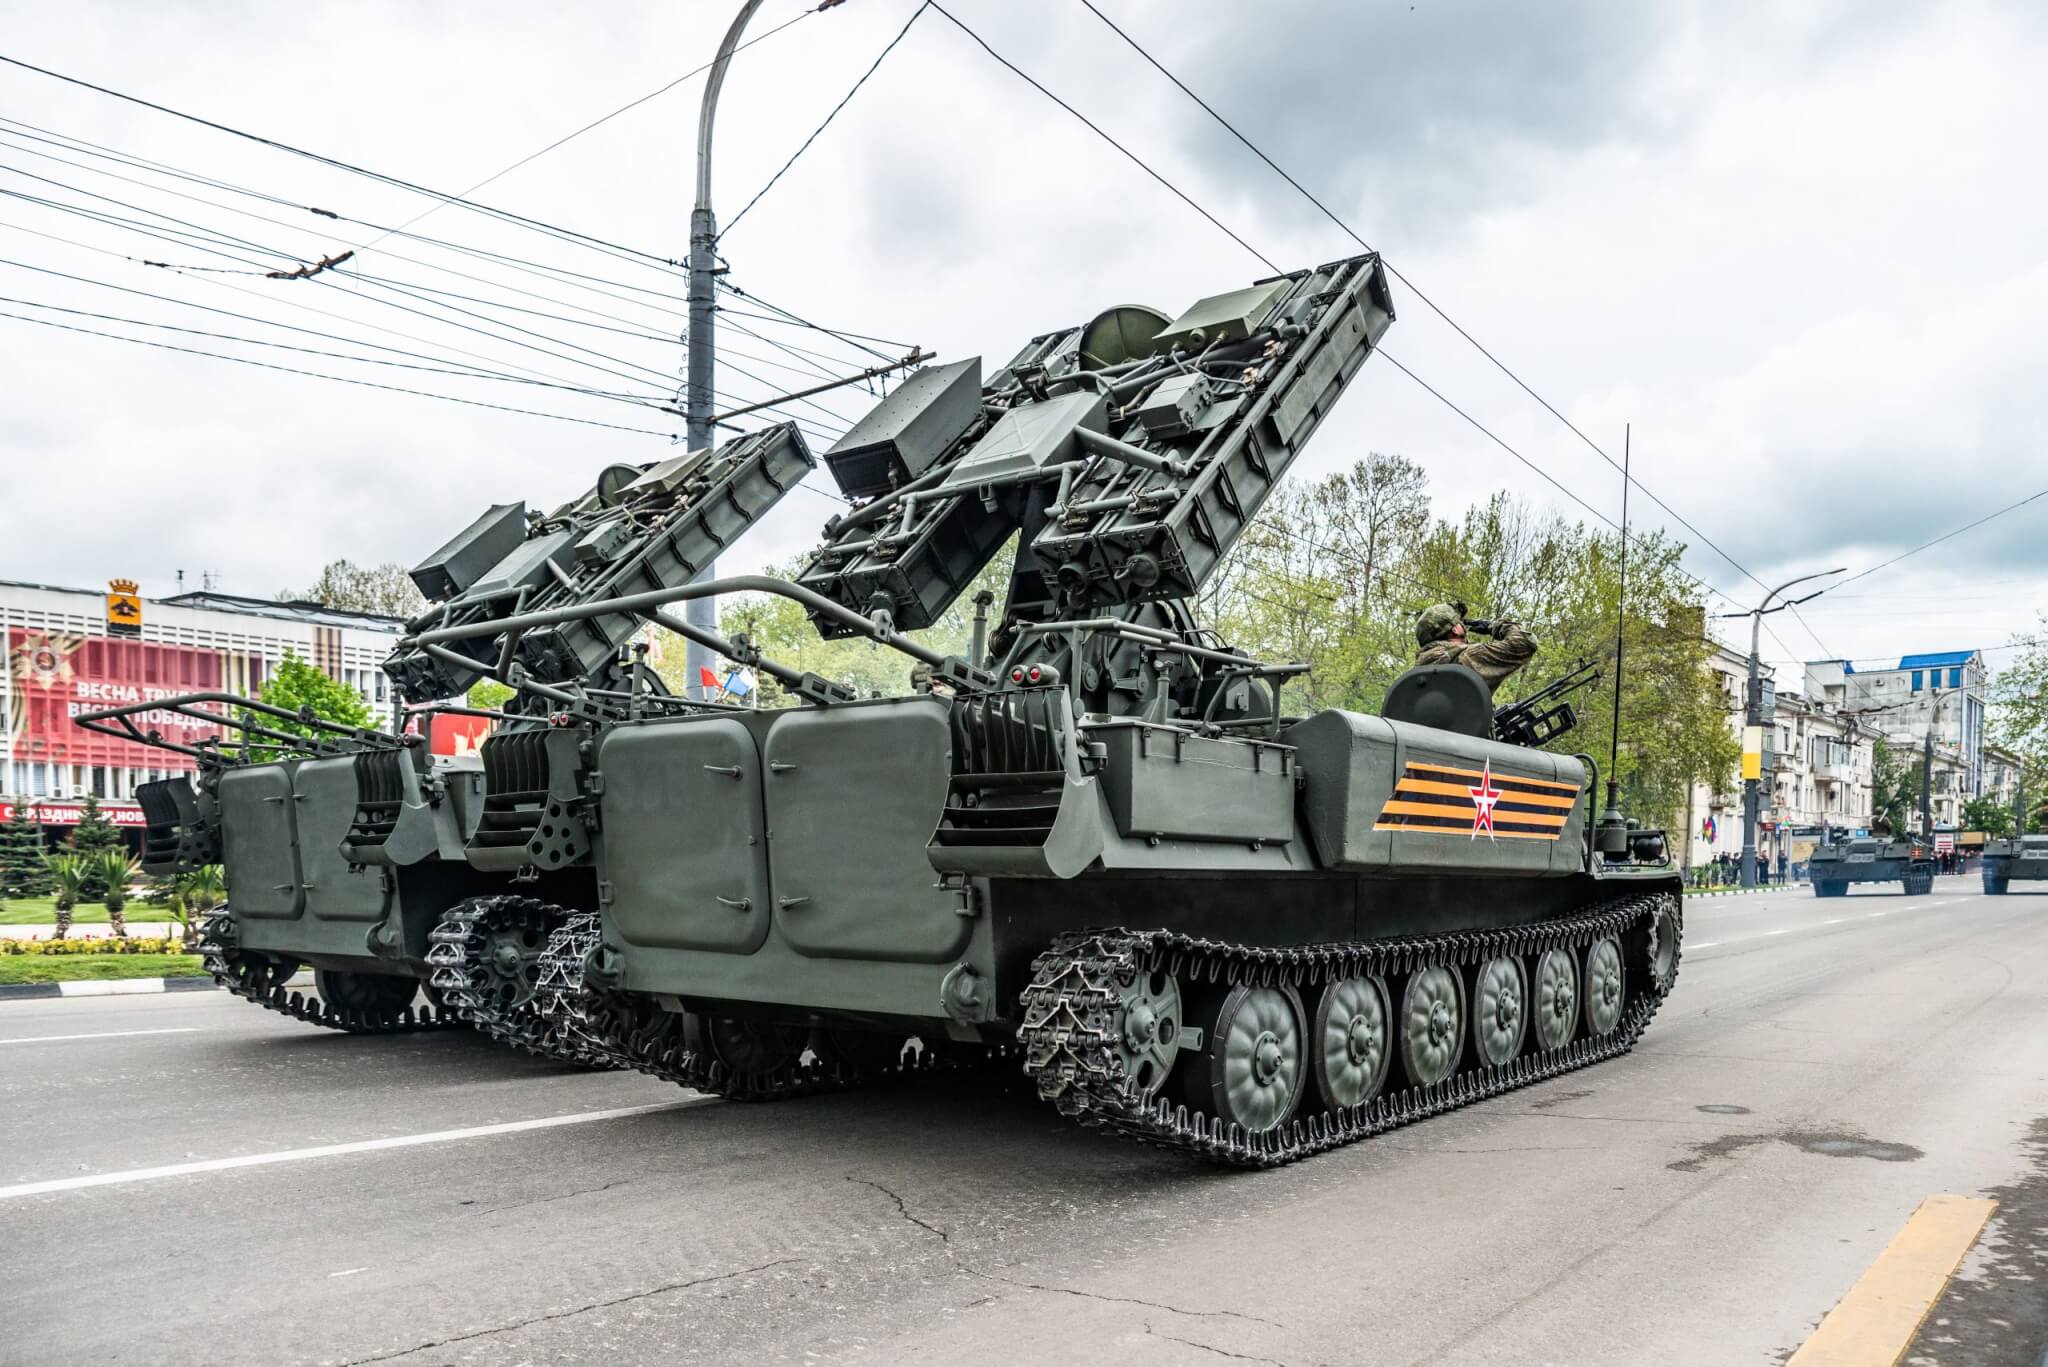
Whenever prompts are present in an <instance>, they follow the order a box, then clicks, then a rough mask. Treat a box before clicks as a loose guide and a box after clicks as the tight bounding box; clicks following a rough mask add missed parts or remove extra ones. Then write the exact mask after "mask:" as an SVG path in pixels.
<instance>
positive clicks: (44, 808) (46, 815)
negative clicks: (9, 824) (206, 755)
mask: <svg viewBox="0 0 2048 1367" xmlns="http://www.w3.org/2000/svg"><path fill="white" fill-rule="evenodd" d="M100 815H101V816H103V817H105V818H106V819H107V820H109V821H111V822H113V823H114V824H115V825H116V826H119V827H121V828H123V829H124V830H125V829H127V828H129V827H134V828H136V829H140V828H141V827H143V826H146V825H148V824H149V823H148V822H146V821H144V820H143V819H142V808H140V807H123V806H119V805H116V804H114V803H111V802H102V803H101V804H100ZM28 817H29V820H31V821H33V822H35V823H37V824H38V825H42V826H76V825H78V824H79V823H80V822H82V821H84V820H85V804H84V803H82V802H30V803H29V804H28ZM12 820H14V804H13V803H12V802H0V821H12Z"/></svg>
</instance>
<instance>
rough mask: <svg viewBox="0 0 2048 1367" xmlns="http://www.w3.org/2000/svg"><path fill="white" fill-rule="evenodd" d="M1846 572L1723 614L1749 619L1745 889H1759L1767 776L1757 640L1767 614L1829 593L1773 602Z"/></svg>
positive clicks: (1790, 582) (1744, 784)
mask: <svg viewBox="0 0 2048 1367" xmlns="http://www.w3.org/2000/svg"><path fill="white" fill-rule="evenodd" d="M1842 572H1843V569H1840V568H1838V569H1832V570H1822V571H1820V572H1819V573H1818V574H1802V575H1800V576H1799V577H1798V578H1797V579H1788V580H1786V581H1785V582H1784V583H1782V584H1780V585H1778V587H1776V588H1774V589H1772V590H1771V591H1770V592H1769V593H1767V594H1765V595H1764V601H1763V602H1761V603H1758V604H1757V605H1756V606H1755V607H1754V608H1751V609H1750V610H1749V611H1748V612H1730V613H1724V614H1722V615H1723V616H1727V617H1747V618H1749V689H1748V699H1747V708H1746V711H1745V714H1744V723H1743V725H1744V729H1743V738H1742V749H1743V753H1744V759H1743V769H1744V771H1745V772H1744V773H1743V776H1742V867H1741V869H1740V870H1738V876H1739V877H1740V879H1741V883H1742V886H1743V887H1745V888H1753V887H1755V886H1756V822H1757V808H1758V806H1759V802H1760V797H1759V789H1760V788H1761V786H1762V775H1763V724H1764V697H1763V687H1762V684H1761V682H1760V678H1759V670H1760V668H1761V665H1762V663H1763V662H1762V661H1761V660H1759V659H1758V658H1757V649H1758V643H1757V637H1758V634H1759V633H1760V632H1761V631H1762V629H1763V622H1764V616H1765V615H1766V614H1767V613H1773V612H1783V611H1784V610H1785V609H1786V608H1793V607H1798V606H1799V605H1800V604H1801V603H1804V602H1807V601H1809V600H1811V599H1814V598H1818V597H1819V596H1820V595H1821V594H1823V593H1826V592H1827V590H1826V589H1815V590H1814V591H1813V592H1812V593H1809V594H1807V595H1806V597H1804V598H1788V599H1786V600H1785V601H1784V602H1782V603H1780V604H1778V606H1776V607H1772V606H1771V600H1772V599H1774V598H1776V597H1777V596H1778V595H1779V594H1781V593H1783V592H1784V591H1785V590H1786V589H1789V588H1792V587H1794V586H1795V585H1799V584H1804V583H1806V582H1808V581H1809V580H1813V579H1825V578H1827V577H1828V576H1829V575H1831V574H1841V573H1842ZM1752 739H1754V740H1755V742H1756V745H1757V749H1756V755H1757V766H1756V767H1757V772H1756V774H1755V775H1751V774H1750V773H1748V772H1747V770H1748V768H1749V761H1748V754H1749V753H1750V750H1749V745H1750V741H1751V740H1752Z"/></svg>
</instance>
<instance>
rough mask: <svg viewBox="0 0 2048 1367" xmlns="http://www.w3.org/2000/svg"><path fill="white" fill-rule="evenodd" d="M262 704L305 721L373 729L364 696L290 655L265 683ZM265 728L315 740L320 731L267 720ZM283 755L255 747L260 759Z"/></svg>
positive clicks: (253, 753) (301, 724) (302, 724)
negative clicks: (308, 714)
mask: <svg viewBox="0 0 2048 1367" xmlns="http://www.w3.org/2000/svg"><path fill="white" fill-rule="evenodd" d="M258 701H259V702H266V703H269V704H270V705H271V706H272V707H281V708H284V709H285V710H286V711H288V712H294V713H298V714H300V716H301V717H303V716H304V715H305V714H307V713H310V714H311V715H312V716H313V717H315V718H317V719H319V720H321V721H325V722H332V723H334V724H336V725H338V726H360V727H366V728H367V727H370V726H372V725H373V718H372V716H371V713H370V705H369V704H368V703H366V702H364V701H363V695H362V694H360V693H358V692H356V691H355V690H354V689H353V688H350V687H349V686H348V685H347V684H345V683H342V682H340V681H339V680H336V679H330V678H328V677H327V675H325V674H323V673H321V672H320V671H319V670H318V669H316V668H314V667H313V666H312V665H310V664H308V663H307V662H306V661H304V660H302V659H300V658H299V657H298V656H297V655H295V654H293V653H292V652H290V651H286V652H285V657H284V660H283V662H282V663H280V664H279V665H278V667H277V672H276V673H274V674H272V675H271V676H270V677H269V678H268V679H266V680H264V682H263V692H262V693H261V695H259V697H258ZM261 721H262V724H263V725H265V726H267V727H269V728H270V729H271V730H273V731H283V732H285V733H287V734H289V735H294V736H314V735H318V734H320V732H319V728H317V727H316V726H314V725H312V724H311V723H309V722H307V721H304V720H287V719H285V718H280V717H270V716H265V717H263V718H261ZM281 753H282V747H279V746H274V745H255V746H252V747H251V750H250V754H251V757H252V758H256V759H275V758H277V757H278V756H279V755H280V754H281Z"/></svg>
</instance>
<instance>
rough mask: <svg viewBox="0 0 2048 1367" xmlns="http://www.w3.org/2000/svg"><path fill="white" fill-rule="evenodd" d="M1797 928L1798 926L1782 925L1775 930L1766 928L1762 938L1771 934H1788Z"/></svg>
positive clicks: (1767, 937)
mask: <svg viewBox="0 0 2048 1367" xmlns="http://www.w3.org/2000/svg"><path fill="white" fill-rule="evenodd" d="M1798 929H1799V927H1798V926H1784V927H1781V928H1779V929H1777V930H1767V931H1765V932H1764V938H1766V939H1769V938H1770V937H1771V936H1773V935H1790V934H1791V933H1792V932H1793V931H1795V930H1798Z"/></svg>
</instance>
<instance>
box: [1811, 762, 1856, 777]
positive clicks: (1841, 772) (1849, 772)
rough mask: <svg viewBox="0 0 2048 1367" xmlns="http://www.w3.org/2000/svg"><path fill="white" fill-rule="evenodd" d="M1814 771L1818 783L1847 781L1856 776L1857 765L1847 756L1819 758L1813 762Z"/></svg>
mask: <svg viewBox="0 0 2048 1367" xmlns="http://www.w3.org/2000/svg"><path fill="white" fill-rule="evenodd" d="M1812 773H1813V778H1814V781H1815V782H1816V783H1847V782H1849V781H1850V780H1851V779H1853V778H1855V777H1856V766H1855V765H1853V764H1851V763H1850V762H1849V760H1848V759H1847V757H1846V756H1845V757H1842V758H1830V759H1817V760H1815V761H1814V762H1813V769H1812Z"/></svg>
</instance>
